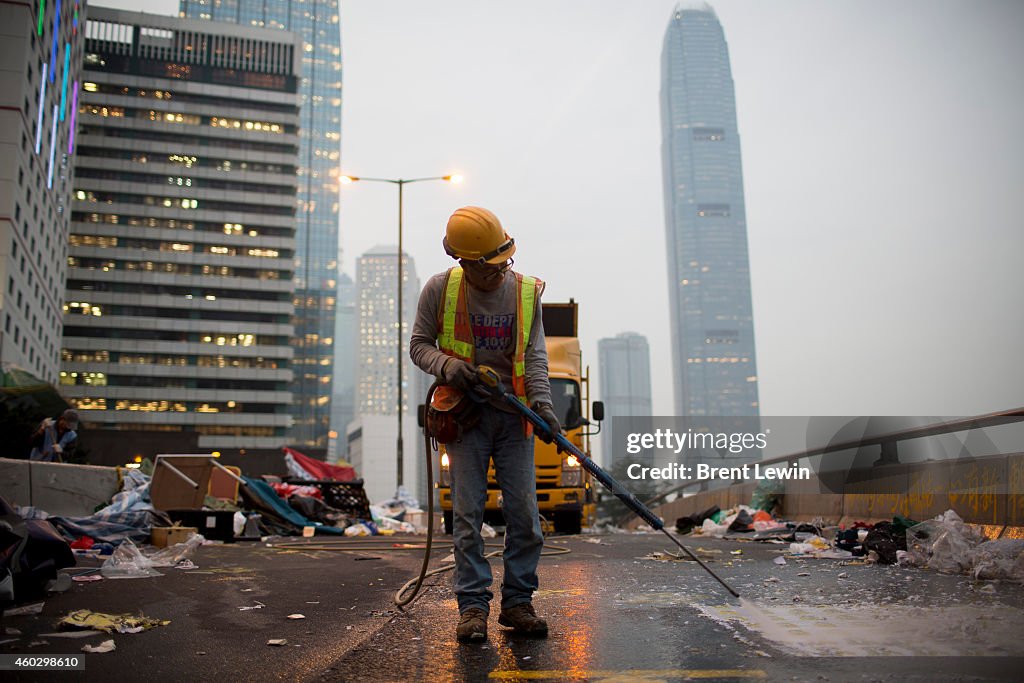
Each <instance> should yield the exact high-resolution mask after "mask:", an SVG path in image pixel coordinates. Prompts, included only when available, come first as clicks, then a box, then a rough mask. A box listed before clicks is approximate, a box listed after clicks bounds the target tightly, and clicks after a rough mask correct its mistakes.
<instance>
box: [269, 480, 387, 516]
mask: <svg viewBox="0 0 1024 683" xmlns="http://www.w3.org/2000/svg"><path fill="white" fill-rule="evenodd" d="M285 481H286V482H287V483H289V484H298V485H302V486H315V487H317V488H318V489H320V494H321V495H322V496H323V498H324V502H325V503H326V504H327V505H329V506H331V507H332V508H334V509H335V510H341V511H342V512H345V513H347V514H349V515H352V516H353V517H356V518H358V519H365V520H372V519H373V517H372V515H371V514H370V500H369V499H368V498H367V497H366V490H365V489H364V488H363V480H362V479H354V480H352V481H331V480H325V481H308V480H304V479H286V480H285Z"/></svg>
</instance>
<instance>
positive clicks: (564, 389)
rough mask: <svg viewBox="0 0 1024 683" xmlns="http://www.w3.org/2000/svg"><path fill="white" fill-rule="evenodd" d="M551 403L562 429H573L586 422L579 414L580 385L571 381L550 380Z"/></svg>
mask: <svg viewBox="0 0 1024 683" xmlns="http://www.w3.org/2000/svg"><path fill="white" fill-rule="evenodd" d="M551 401H552V403H553V404H554V407H555V415H557V416H558V419H559V421H561V423H562V429H575V428H576V427H580V426H582V425H584V424H586V422H584V420H583V416H582V414H581V412H580V385H579V384H577V383H576V382H574V381H572V380H571V379H552V380H551Z"/></svg>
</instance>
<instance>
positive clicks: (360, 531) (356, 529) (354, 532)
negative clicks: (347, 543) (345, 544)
mask: <svg viewBox="0 0 1024 683" xmlns="http://www.w3.org/2000/svg"><path fill="white" fill-rule="evenodd" d="M345 535H346V536H372V535H373V532H372V531H370V527H368V526H366V525H365V524H363V523H361V522H360V523H359V524H353V525H352V526H350V527H347V528H346V529H345Z"/></svg>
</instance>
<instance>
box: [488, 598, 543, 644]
mask: <svg viewBox="0 0 1024 683" xmlns="http://www.w3.org/2000/svg"><path fill="white" fill-rule="evenodd" d="M498 623H499V624H501V625H502V626H508V627H510V628H513V629H515V630H516V631H518V632H519V633H521V634H523V635H526V636H535V637H537V638H547V637H548V622H546V621H544V620H543V619H541V618H540V617H538V616H537V613H536V612H535V611H534V610H533V605H532V604H530V603H528V602H522V603H520V604H518V605H515V606H514V607H509V608H507V609H502V610H501V614H500V615H498Z"/></svg>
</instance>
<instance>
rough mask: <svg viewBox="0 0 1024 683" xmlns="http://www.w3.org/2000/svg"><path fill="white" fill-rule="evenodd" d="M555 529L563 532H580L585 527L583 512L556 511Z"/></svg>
mask: <svg viewBox="0 0 1024 683" xmlns="http://www.w3.org/2000/svg"><path fill="white" fill-rule="evenodd" d="M554 518H555V519H554V523H555V531H556V532H558V533H562V534H578V533H579V532H580V530H581V529H582V528H583V513H581V512H556V513H555V514H554Z"/></svg>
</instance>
